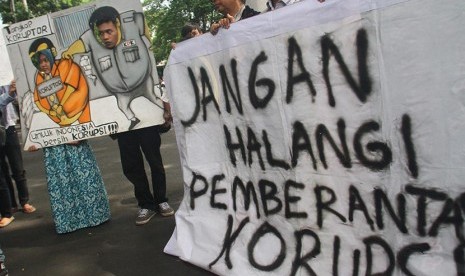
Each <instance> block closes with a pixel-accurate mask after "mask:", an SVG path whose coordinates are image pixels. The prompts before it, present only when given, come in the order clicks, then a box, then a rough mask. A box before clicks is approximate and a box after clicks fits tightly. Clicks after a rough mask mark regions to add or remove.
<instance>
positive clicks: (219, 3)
mask: <svg viewBox="0 0 465 276" xmlns="http://www.w3.org/2000/svg"><path fill="white" fill-rule="evenodd" d="M211 1H212V3H213V4H214V5H215V9H216V10H217V11H218V12H220V13H221V14H223V16H224V18H222V19H220V20H219V21H218V22H217V23H213V24H212V25H211V27H210V33H211V34H212V35H216V34H217V33H218V31H219V30H220V28H225V29H228V28H229V26H230V24H232V23H234V22H237V21H239V20H243V19H246V18H249V17H252V16H255V15H258V14H260V12H258V11H256V10H254V9H252V8H250V7H249V6H247V5H246V4H245V0H211Z"/></svg>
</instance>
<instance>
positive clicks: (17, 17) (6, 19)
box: [0, 0, 90, 24]
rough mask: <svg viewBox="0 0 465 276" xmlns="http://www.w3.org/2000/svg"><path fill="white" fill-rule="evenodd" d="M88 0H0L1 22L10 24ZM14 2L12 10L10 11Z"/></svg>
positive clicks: (88, 0)
mask: <svg viewBox="0 0 465 276" xmlns="http://www.w3.org/2000/svg"><path fill="white" fill-rule="evenodd" d="M88 2H90V0H52V1H43V0H27V1H23V0H0V11H1V15H2V20H3V23H6V24H11V23H15V22H20V21H23V20H27V19H31V18H34V17H37V16H41V15H44V14H47V13H52V12H56V11H60V10H64V9H67V8H71V7H74V6H79V5H81V4H84V3H88ZM12 3H14V7H15V9H14V12H13V11H12V6H13V5H11V4H12Z"/></svg>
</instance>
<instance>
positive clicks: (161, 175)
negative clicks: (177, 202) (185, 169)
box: [141, 126, 174, 216]
mask: <svg viewBox="0 0 465 276" xmlns="http://www.w3.org/2000/svg"><path fill="white" fill-rule="evenodd" d="M141 137H142V140H141V147H142V150H143V152H144V155H145V158H146V159H147V162H148V163H149V165H150V169H151V172H152V186H153V193H154V198H155V203H156V204H157V205H158V211H159V212H160V215H162V216H171V215H173V214H174V210H173V209H172V208H171V206H170V205H169V204H168V199H167V198H166V174H165V168H164V167H163V160H162V157H161V153H160V144H161V139H160V133H159V132H158V129H157V127H156V126H153V127H149V128H145V129H143V134H142V136H141Z"/></svg>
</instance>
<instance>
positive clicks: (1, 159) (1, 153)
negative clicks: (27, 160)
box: [0, 149, 18, 209]
mask: <svg viewBox="0 0 465 276" xmlns="http://www.w3.org/2000/svg"><path fill="white" fill-rule="evenodd" d="M0 164H1V170H2V173H3V176H4V177H5V182H6V184H7V186H8V191H9V192H10V201H11V208H13V209H18V203H16V197H15V187H14V186H13V179H11V176H10V166H9V165H8V162H7V161H6V155H5V150H4V149H1V150H0Z"/></svg>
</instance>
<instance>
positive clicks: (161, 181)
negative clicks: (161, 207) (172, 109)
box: [117, 126, 168, 210]
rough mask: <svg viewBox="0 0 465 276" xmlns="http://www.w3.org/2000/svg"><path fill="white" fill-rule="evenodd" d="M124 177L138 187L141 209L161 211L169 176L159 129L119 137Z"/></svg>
mask: <svg viewBox="0 0 465 276" xmlns="http://www.w3.org/2000/svg"><path fill="white" fill-rule="evenodd" d="M117 138H118V146H119V152H120V156H121V165H122V167H123V173H124V175H125V176H126V177H127V179H128V180H129V181H130V182H131V183H132V184H133V185H134V194H135V196H136V199H137V202H138V205H139V207H140V208H144V209H150V210H157V209H158V204H160V203H162V202H166V201H168V199H167V198H166V175H165V168H164V167H163V161H162V158H161V154H160V145H161V139H160V133H159V132H158V128H157V126H152V127H147V128H141V129H136V130H132V131H128V132H122V133H118V134H117ZM142 154H143V155H144V156H145V159H146V160H147V163H148V164H149V166H150V171H151V176H152V189H153V194H152V192H151V191H150V186H149V181H148V179H147V174H146V172H145V167H144V158H143V156H142Z"/></svg>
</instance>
